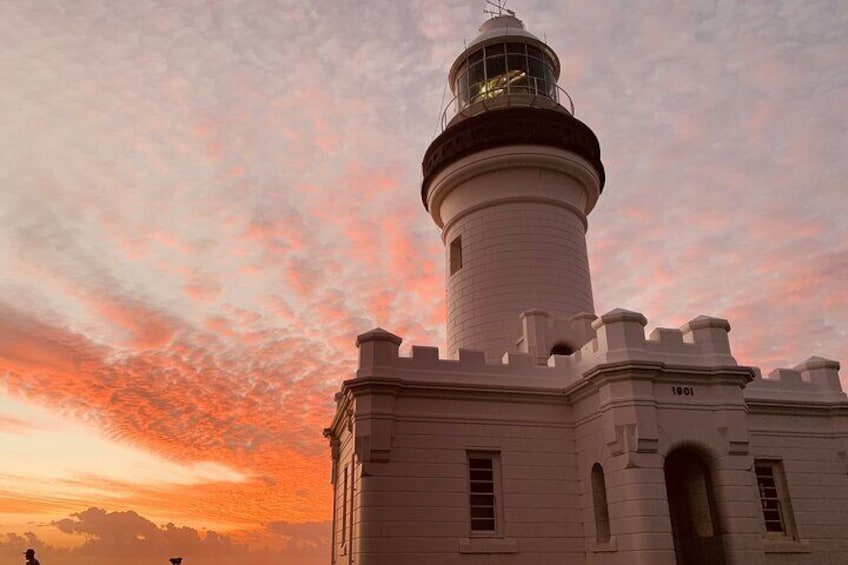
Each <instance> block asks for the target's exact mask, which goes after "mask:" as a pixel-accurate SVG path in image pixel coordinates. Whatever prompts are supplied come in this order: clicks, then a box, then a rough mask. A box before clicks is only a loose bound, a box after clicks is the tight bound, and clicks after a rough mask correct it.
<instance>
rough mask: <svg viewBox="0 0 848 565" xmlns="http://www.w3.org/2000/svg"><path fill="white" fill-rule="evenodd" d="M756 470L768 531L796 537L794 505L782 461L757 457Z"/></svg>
mask: <svg viewBox="0 0 848 565" xmlns="http://www.w3.org/2000/svg"><path fill="white" fill-rule="evenodd" d="M754 470H755V472H756V474H757V487H759V491H760V502H761V503H762V505H763V520H764V521H765V525H766V532H767V533H769V534H773V535H774V534H778V535H780V534H782V535H784V536H789V537H794V536H795V531H794V520H793V518H792V506H791V504H790V502H789V492H788V489H787V486H786V478H785V476H784V474H783V465H782V464H781V462H780V461H768V460H763V459H756V460H755V461H754Z"/></svg>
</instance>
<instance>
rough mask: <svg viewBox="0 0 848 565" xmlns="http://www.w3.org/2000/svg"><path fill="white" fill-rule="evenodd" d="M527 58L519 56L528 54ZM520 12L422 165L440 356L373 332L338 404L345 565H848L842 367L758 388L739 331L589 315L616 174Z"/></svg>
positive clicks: (471, 77) (701, 322) (480, 62)
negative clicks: (743, 362) (605, 194)
mask: <svg viewBox="0 0 848 565" xmlns="http://www.w3.org/2000/svg"><path fill="white" fill-rule="evenodd" d="M522 57H523V58H522ZM558 76H559V62H558V60H557V59H556V55H555V54H554V53H553V52H552V51H551V50H550V49H549V48H548V47H547V46H546V45H545V44H544V43H542V42H541V41H540V40H538V38H536V37H535V36H533V35H531V34H529V33H528V32H526V31H525V30H524V27H523V25H521V22H520V21H519V20H517V19H516V18H515V17H514V16H512V15H511V14H509V15H503V14H502V15H499V16H497V17H495V18H493V19H491V20H489V21H488V22H486V23H485V24H484V25H483V27H482V28H481V33H480V35H479V36H478V38H477V39H476V40H475V41H474V42H472V43H471V44H470V45H469V46H468V47H467V48H466V50H465V51H464V52H463V53H462V55H460V57H459V58H458V59H457V62H456V63H455V64H454V66H453V67H452V69H451V74H450V84H451V88H452V89H453V91H454V94H455V95H456V114H455V116H453V117H452V119H451V120H450V121H448V122H447V124H446V128H445V131H444V132H443V133H442V135H440V136H439V138H437V139H436V140H435V141H434V142H433V144H432V145H431V147H430V149H429V150H428V153H427V155H426V156H425V160H424V186H423V190H422V196H423V200H424V204H425V207H426V208H427V210H428V212H429V213H430V215H431V216H432V217H433V219H434V222H435V223H436V224H437V226H438V227H439V228H440V229H441V232H442V237H443V239H444V241H445V260H446V271H447V273H446V274H447V278H448V282H447V289H448V328H447V329H448V332H447V333H448V349H447V352H446V354H445V355H440V352H439V350H438V349H437V348H435V347H421V346H416V345H413V346H412V348H411V352H410V353H409V354H406V355H401V354H400V353H399V349H400V344H401V338H400V337H399V336H396V335H393V334H392V333H390V332H388V331H385V330H383V329H380V328H377V329H374V330H372V331H370V332H368V333H364V334H362V335H360V336H359V337H358V339H357V346H358V349H359V368H358V370H357V372H356V375H355V377H354V378H351V379H349V380H346V381H345V382H344V383H343V384H342V387H341V390H340V392H338V393H337V395H336V401H337V411H336V414H335V417H334V419H333V421H332V424H331V426H330V427H328V428H327V429H326V430H325V435H326V436H327V438H328V439H329V441H330V446H331V451H332V483H333V492H334V497H333V543H332V563H333V565H343V564H348V565H351V564H357V565H484V564H485V565H547V564H550V565H554V564H609V565H613V564H615V565H637V564H640V565H707V564H709V565H725V564H726V565H741V564H744V565H766V564H780V565H801V564H809V565H822V564H834V565H836V564H846V563H848V399H846V395H845V393H844V392H843V391H842V388H841V385H840V379H839V374H838V370H839V364H838V363H837V362H835V361H831V360H827V359H822V358H819V357H811V358H809V359H807V360H806V361H804V362H802V363H800V364H799V365H797V366H796V367H794V368H791V369H778V370H775V371H774V372H772V373H771V374H770V375H768V376H766V377H763V376H762V375H761V374H760V372H759V370H758V369H756V368H755V367H746V366H740V365H738V364H737V362H736V360H735V359H734V357H733V354H732V351H731V349H730V345H729V341H728V332H729V331H730V324H729V323H728V321H726V320H723V319H719V318H711V317H706V316H698V317H696V318H694V319H692V320H691V321H690V322H688V323H687V324H685V325H684V326H682V327H680V328H657V329H655V330H653V331H652V332H650V334H648V335H646V332H645V327H646V325H647V320H646V318H645V317H644V316H643V315H642V314H640V313H637V312H631V311H627V310H621V309H618V310H613V311H611V312H608V313H606V314H602V315H596V314H595V313H593V311H592V310H593V304H592V295H591V283H590V281H589V270H588V262H587V260H586V246H585V239H584V236H585V230H586V226H587V220H586V218H587V215H588V213H589V211H591V209H592V207H593V206H594V204H595V202H596V200H597V199H598V196H599V195H600V193H601V190H602V188H603V183H604V173H603V167H602V165H601V162H600V152H599V149H598V148H597V140H596V139H595V137H594V134H593V133H592V132H591V130H589V129H588V127H586V126H585V125H584V124H582V123H581V122H579V121H577V120H576V119H575V118H573V116H572V113H573V112H571V111H570V109H569V108H567V107H566V106H567V105H563V104H562V101H563V98H562V94H561V93H559V92H558V90H557V89H558V87H556V78H557V77H558Z"/></svg>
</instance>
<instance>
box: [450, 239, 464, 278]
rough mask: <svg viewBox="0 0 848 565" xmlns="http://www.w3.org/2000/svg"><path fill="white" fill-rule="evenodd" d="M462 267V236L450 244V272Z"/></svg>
mask: <svg viewBox="0 0 848 565" xmlns="http://www.w3.org/2000/svg"><path fill="white" fill-rule="evenodd" d="M461 268H462V238H459V237H457V238H456V239H454V240H453V241H451V244H450V274H454V273H455V272H457V271H458V270H460V269H461Z"/></svg>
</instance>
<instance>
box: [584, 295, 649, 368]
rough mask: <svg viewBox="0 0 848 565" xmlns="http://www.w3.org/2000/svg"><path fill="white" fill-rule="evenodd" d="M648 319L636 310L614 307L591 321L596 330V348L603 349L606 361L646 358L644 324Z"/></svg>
mask: <svg viewBox="0 0 848 565" xmlns="http://www.w3.org/2000/svg"><path fill="white" fill-rule="evenodd" d="M646 325H648V320H647V319H646V318H645V316H643V315H642V314H640V313H638V312H631V311H630V310H624V309H621V308H616V309H615V310H612V311H611V312H608V313H606V314H604V315H603V316H601V317H600V318H598V319H597V320H595V321H594V322H592V329H593V330H595V332H597V341H598V349H599V350H601V351H605V352H606V354H607V362H615V361H624V360H631V359H632V360H636V359H647V353H646V352H645V326H646Z"/></svg>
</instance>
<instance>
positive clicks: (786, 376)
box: [745, 357, 846, 402]
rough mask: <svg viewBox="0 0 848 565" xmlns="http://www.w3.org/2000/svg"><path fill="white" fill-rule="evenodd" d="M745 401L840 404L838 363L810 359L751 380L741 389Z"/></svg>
mask: <svg viewBox="0 0 848 565" xmlns="http://www.w3.org/2000/svg"><path fill="white" fill-rule="evenodd" d="M745 397H746V399H747V400H749V401H757V400H771V399H775V400H788V401H793V402H844V401H845V399H846V395H845V393H844V392H843V391H842V384H841V383H840V381H839V363H838V362H837V361H832V360H830V359H824V358H822V357H810V358H809V359H807V360H806V361H804V362H803V363H801V364H799V365H797V366H795V367H794V368H793V369H785V368H781V369H775V370H773V371H772V372H771V373H769V375H768V377H767V378H761V377H757V378H755V379H754V380H753V381H752V382H751V383H750V384H749V385H748V387H747V388H746V389H745Z"/></svg>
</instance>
